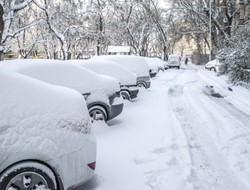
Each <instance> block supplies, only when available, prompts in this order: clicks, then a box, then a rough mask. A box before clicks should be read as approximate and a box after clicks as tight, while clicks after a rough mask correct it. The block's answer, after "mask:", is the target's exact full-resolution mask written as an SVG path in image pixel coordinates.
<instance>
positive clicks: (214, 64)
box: [205, 59, 221, 72]
mask: <svg viewBox="0 0 250 190" xmlns="http://www.w3.org/2000/svg"><path fill="white" fill-rule="evenodd" d="M220 65H221V63H220V62H219V60H218V59H215V60H212V61H209V62H208V63H206V65H205V69H207V70H210V71H214V72H217V71H219V68H220Z"/></svg>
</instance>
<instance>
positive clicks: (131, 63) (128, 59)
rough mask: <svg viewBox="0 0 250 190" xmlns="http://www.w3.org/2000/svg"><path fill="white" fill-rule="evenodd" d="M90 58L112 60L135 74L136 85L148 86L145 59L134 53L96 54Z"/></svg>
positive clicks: (147, 70)
mask: <svg viewBox="0 0 250 190" xmlns="http://www.w3.org/2000/svg"><path fill="white" fill-rule="evenodd" d="M90 60H106V61H113V62H115V63H117V64H120V65H121V66H123V67H125V68H127V69H128V70H130V71H131V72H132V73H135V74H136V75H137V86H139V87H144V88H146V89H147V88H150V85H151V81H150V76H149V68H148V65H147V63H146V62H145V60H144V59H143V58H142V57H140V56H134V55H103V56H96V57H93V58H91V59H90Z"/></svg>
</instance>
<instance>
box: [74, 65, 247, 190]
mask: <svg viewBox="0 0 250 190" xmlns="http://www.w3.org/2000/svg"><path fill="white" fill-rule="evenodd" d="M203 67H204V66H203ZM203 67H196V66H193V65H188V66H187V67H185V66H182V68H181V69H180V70H177V69H169V70H167V71H165V72H164V73H162V72H160V73H159V74H158V76H157V77H156V78H154V79H153V80H152V87H151V88H150V89H149V90H144V89H141V90H140V93H139V96H138V98H137V99H136V100H135V101H133V102H128V101H127V102H126V103H125V106H124V111H123V113H122V114H121V115H120V116H118V117H117V118H116V119H114V120H112V121H110V122H109V123H108V125H106V124H104V123H96V125H95V126H94V129H95V131H96V136H97V147H98V150H97V169H96V172H95V176H94V178H93V179H92V180H91V181H90V182H88V183H87V184H85V185H83V186H81V187H79V188H77V189H76V190H94V189H95V190H150V189H154V190H167V189H169V190H249V189H250V182H249V179H250V100H249V99H250V92H249V91H248V90H246V89H244V88H242V87H235V86H231V85H229V84H227V83H226V82H225V77H217V76H216V74H215V73H213V72H210V71H206V70H205V69H203Z"/></svg>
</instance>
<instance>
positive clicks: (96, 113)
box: [89, 106, 107, 122]
mask: <svg viewBox="0 0 250 190" xmlns="http://www.w3.org/2000/svg"><path fill="white" fill-rule="evenodd" d="M89 115H90V117H91V121H92V122H94V121H105V122H106V121H107V113H106V110H105V109H104V108H103V107H101V106H93V107H91V108H90V109H89Z"/></svg>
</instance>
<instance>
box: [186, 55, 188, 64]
mask: <svg viewBox="0 0 250 190" xmlns="http://www.w3.org/2000/svg"><path fill="white" fill-rule="evenodd" d="M187 64H188V58H187V57H186V59H185V65H187Z"/></svg>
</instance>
